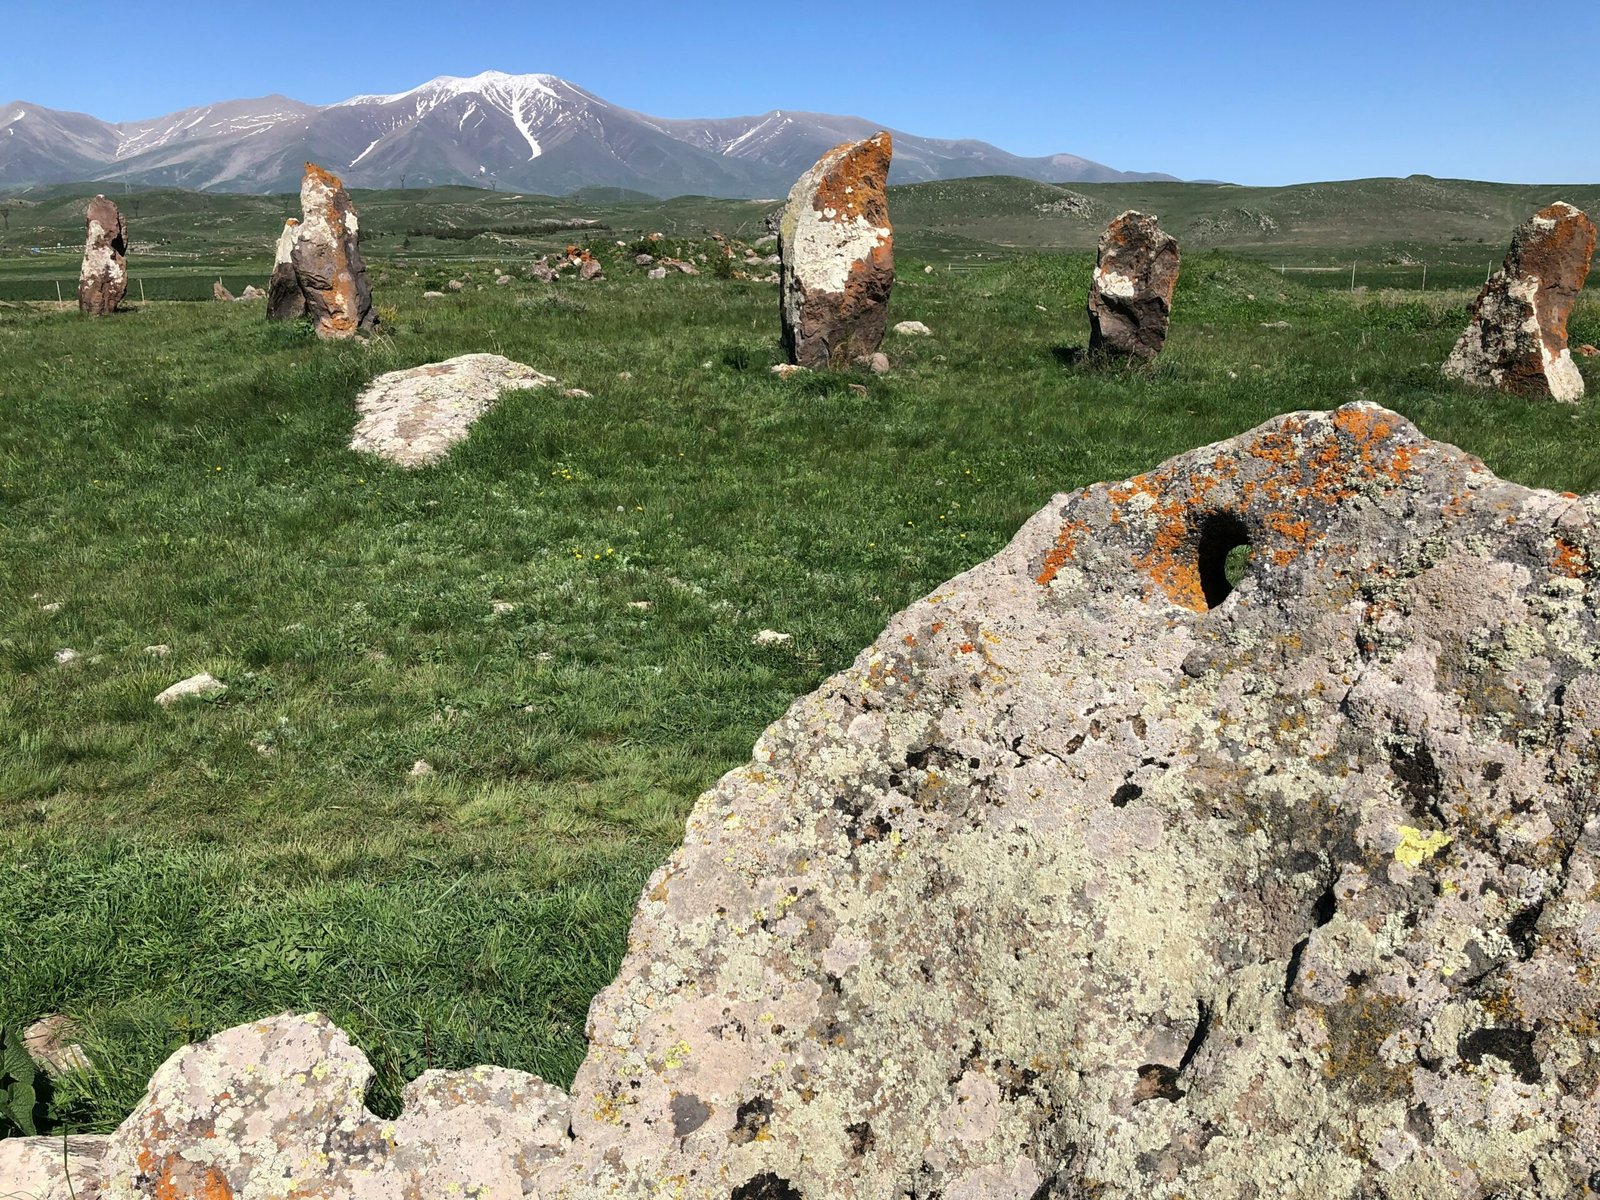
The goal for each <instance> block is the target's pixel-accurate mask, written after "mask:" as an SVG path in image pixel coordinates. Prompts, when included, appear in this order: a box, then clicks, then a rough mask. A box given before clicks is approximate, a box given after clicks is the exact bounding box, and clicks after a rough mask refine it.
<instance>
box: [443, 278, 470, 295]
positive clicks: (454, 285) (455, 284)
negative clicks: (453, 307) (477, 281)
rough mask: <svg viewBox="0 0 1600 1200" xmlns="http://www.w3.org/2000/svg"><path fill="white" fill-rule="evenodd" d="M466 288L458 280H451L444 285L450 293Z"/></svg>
mask: <svg viewBox="0 0 1600 1200" xmlns="http://www.w3.org/2000/svg"><path fill="white" fill-rule="evenodd" d="M466 286H467V285H466V284H464V283H462V282H461V280H459V279H452V280H451V281H450V282H449V283H447V284H445V287H447V288H449V289H450V290H451V291H452V292H459V291H460V290H461V289H462V288H464V287H466Z"/></svg>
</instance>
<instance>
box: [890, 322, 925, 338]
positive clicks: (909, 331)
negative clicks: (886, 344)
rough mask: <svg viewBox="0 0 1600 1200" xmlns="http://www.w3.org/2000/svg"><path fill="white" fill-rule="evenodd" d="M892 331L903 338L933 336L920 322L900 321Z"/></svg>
mask: <svg viewBox="0 0 1600 1200" xmlns="http://www.w3.org/2000/svg"><path fill="white" fill-rule="evenodd" d="M894 331H895V332H896V333H898V334H900V335H901V336H903V337H931V336H932V334H933V330H931V329H929V328H928V327H927V326H926V325H924V324H923V323H922V322H921V321H901V322H900V323H899V324H898V325H896V326H895V327H894Z"/></svg>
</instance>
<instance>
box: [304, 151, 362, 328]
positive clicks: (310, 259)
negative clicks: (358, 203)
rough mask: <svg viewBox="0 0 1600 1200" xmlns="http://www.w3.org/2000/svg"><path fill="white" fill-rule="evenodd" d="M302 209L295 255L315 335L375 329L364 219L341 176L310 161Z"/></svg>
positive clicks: (306, 174)
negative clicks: (363, 246)
mask: <svg viewBox="0 0 1600 1200" xmlns="http://www.w3.org/2000/svg"><path fill="white" fill-rule="evenodd" d="M300 209H301V222H300V229H299V231H298V232H297V233H296V235H295V241H294V250H293V252H292V254H291V259H292V261H293V263H294V271H295V276H296V277H297V278H298V279H299V281H300V290H301V291H302V292H303V293H304V294H305V300H306V311H307V313H308V314H309V315H310V316H311V318H312V319H313V320H314V321H316V323H317V336H318V337H321V338H348V337H354V336H355V335H356V334H357V333H365V332H368V331H370V330H372V329H374V328H376V327H377V324H378V314H377V313H376V312H375V311H373V308H372V284H371V283H370V282H369V281H368V280H367V264H366V263H365V262H364V261H362V258H361V236H360V224H359V222H358V221H357V220H356V210H355V206H354V205H353V204H351V203H350V194H349V193H348V192H346V191H345V190H344V184H343V183H341V182H340V181H339V177H338V176H337V175H334V174H332V173H331V172H328V171H324V170H323V169H322V168H321V167H319V166H317V165H316V164H315V163H307V164H306V173H305V178H304V180H303V181H302V182H301V184H300Z"/></svg>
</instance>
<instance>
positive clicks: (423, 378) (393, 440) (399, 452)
mask: <svg viewBox="0 0 1600 1200" xmlns="http://www.w3.org/2000/svg"><path fill="white" fill-rule="evenodd" d="M554 382H555V380H554V379H553V378H552V377H551V376H549V375H541V374H540V373H539V372H538V371H535V370H534V369H533V368H532V367H530V366H526V365H524V364H523V363H519V362H512V361H511V360H510V359H509V358H503V357H501V356H500V355H498V354H463V355H461V356H459V357H457V358H451V359H447V360H445V361H444V362H437V363H427V364H425V365H424V366H420V367H408V368H407V369H406V370H403V371H390V372H389V373H388V374H386V375H380V376H378V377H377V378H376V379H374V380H373V381H372V382H371V383H370V384H368V385H367V387H366V388H365V389H364V390H363V391H362V393H361V394H360V395H359V396H357V397H356V412H357V413H358V414H359V416H360V420H359V421H357V423H356V428H355V433H354V434H352V435H351V438H350V449H352V450H355V451H358V452H360V453H364V454H376V455H377V456H378V457H379V458H384V459H387V460H388V461H390V462H392V463H396V464H398V465H399V466H402V467H421V466H426V465H427V464H428V463H433V462H438V461H439V460H440V459H441V458H443V457H444V456H445V455H446V454H448V453H449V452H450V448H451V447H452V446H454V445H455V444H456V443H457V442H459V441H461V440H462V439H463V438H465V437H466V436H467V434H468V432H470V431H471V429H472V426H473V424H474V423H475V422H476V421H477V420H478V418H479V417H481V416H483V414H484V413H486V412H488V411H489V410H490V409H491V408H493V407H494V403H495V401H496V400H497V399H498V398H499V396H500V393H501V392H508V391H513V390H520V389H526V388H542V387H548V386H549V385H550V384H552V383H554Z"/></svg>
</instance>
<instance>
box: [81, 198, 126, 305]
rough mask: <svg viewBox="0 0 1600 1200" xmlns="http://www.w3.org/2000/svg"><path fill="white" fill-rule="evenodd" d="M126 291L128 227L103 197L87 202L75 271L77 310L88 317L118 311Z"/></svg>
mask: <svg viewBox="0 0 1600 1200" xmlns="http://www.w3.org/2000/svg"><path fill="white" fill-rule="evenodd" d="M127 292H128V227H127V225H125V224H124V223H123V220H122V213H121V212H120V211H119V210H118V209H117V206H116V205H115V204H114V203H112V202H111V201H110V200H107V199H106V198H105V197H104V196H96V197H95V198H94V199H93V200H91V201H89V211H88V213H87V214H86V215H85V216H84V240H83V267H82V268H81V269H80V270H79V272H78V309H79V311H80V312H83V313H86V314H88V315H89V316H91V317H104V316H109V315H110V314H112V313H114V312H116V311H117V305H119V304H121V303H122V298H123V296H125V295H127Z"/></svg>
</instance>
